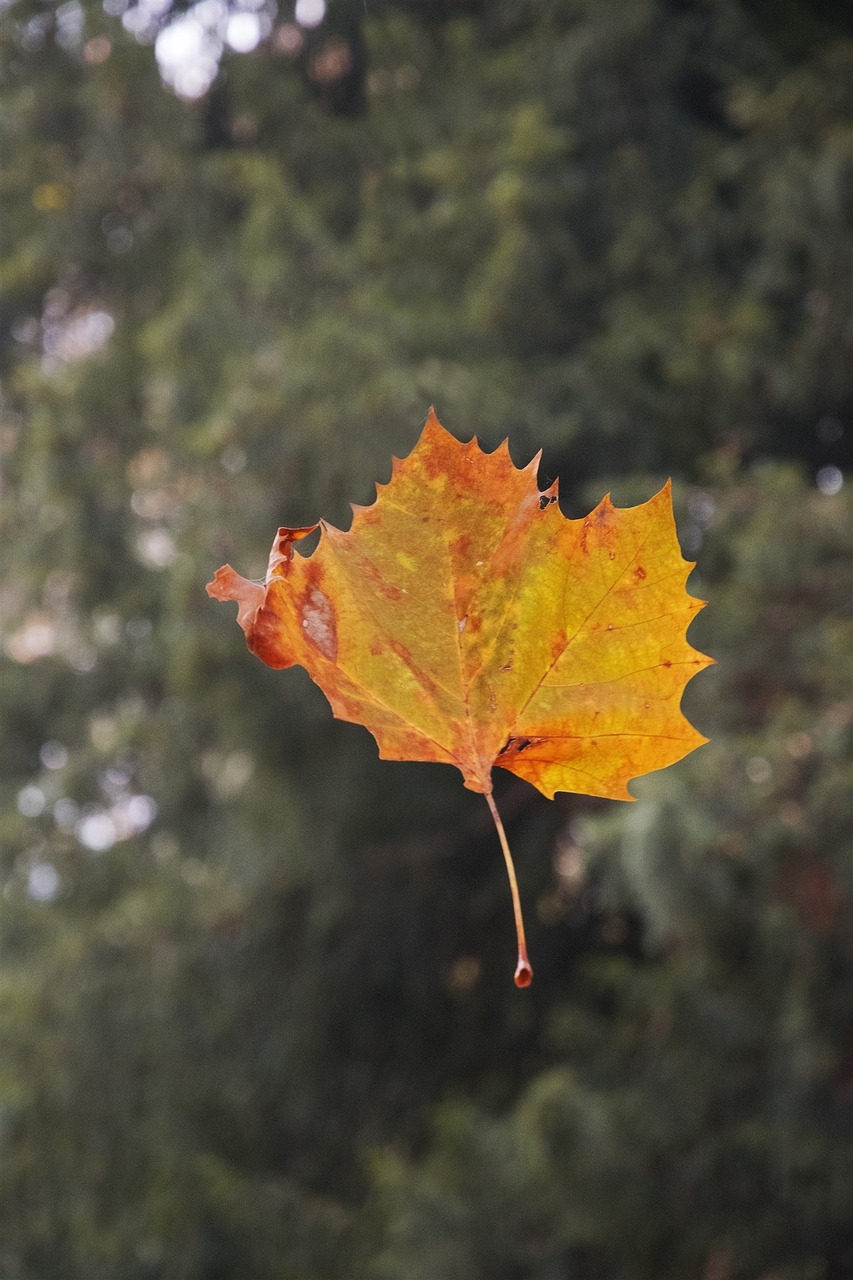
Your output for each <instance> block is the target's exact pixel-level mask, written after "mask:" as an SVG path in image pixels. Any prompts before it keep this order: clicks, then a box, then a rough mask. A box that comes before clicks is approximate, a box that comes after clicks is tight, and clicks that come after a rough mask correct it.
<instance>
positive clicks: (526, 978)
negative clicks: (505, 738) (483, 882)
mask: <svg viewBox="0 0 853 1280" xmlns="http://www.w3.org/2000/svg"><path fill="white" fill-rule="evenodd" d="M486 803H487V804H488V806H489V809H490V811H491V815H492V819H493V820H494V824H495V827H496V828H497V833H498V839H499V840H500V842H501V849H502V850H503V855H504V862H505V863H506V872H507V875H508V876H509V887H510V891H511V893H512V909H513V912H514V913H515V933H516V937H517V938H518V964H517V965H516V966H515V985H516V986H517V987H529V986H530V984H531V982H532V981H533V969H532V968H531V967H530V961H529V960H528V959H527V941H526V939H525V937H524V919H523V917H522V914H521V899H520V897H519V895H518V881H517V880H516V878H515V864H514V862H513V860H512V854H511V853H510V851H509V841H508V840H507V838H506V832H505V831H504V824H503V823H502V822H501V815H500V814H499V813H498V807H497V805H496V804H495V802H494V798H493V796H492V793H491V792H490V791H487V792H486Z"/></svg>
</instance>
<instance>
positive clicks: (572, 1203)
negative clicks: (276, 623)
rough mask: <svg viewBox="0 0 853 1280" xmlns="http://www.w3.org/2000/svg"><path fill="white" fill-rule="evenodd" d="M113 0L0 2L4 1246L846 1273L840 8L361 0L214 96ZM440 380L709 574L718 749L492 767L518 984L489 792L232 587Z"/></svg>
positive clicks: (405, 441) (851, 953)
mask: <svg viewBox="0 0 853 1280" xmlns="http://www.w3.org/2000/svg"><path fill="white" fill-rule="evenodd" d="M111 7H112V9H113V13H112V14H110V13H105V12H104V11H103V9H102V8H101V6H100V5H99V4H96V3H94V2H92V3H84V4H82V6H78V8H77V9H75V7H74V5H73V4H72V6H71V7H70V8H69V6H67V5H65V6H57V5H54V4H45V3H36V2H35V0H17V2H16V3H11V4H10V3H8V0H7V2H6V3H4V4H3V5H2V6H0V449H2V455H3V456H2V486H3V487H2V494H1V495H0V502H2V505H1V506H0V547H2V579H1V580H0V619H1V620H2V640H3V644H4V645H5V648H4V650H3V656H2V658H0V725H2V736H1V737H0V774H1V775H2V777H1V778H0V849H1V850H2V854H0V877H2V896H0V1276H2V1278H3V1280H53V1278H54V1277H57V1278H61V1280H676V1278H678V1280H682V1278H683V1280H694V1278H701V1280H741V1278H742V1280H752V1278H753V1277H755V1278H759V1277H763V1278H764V1280H770V1277H771V1276H772V1277H773V1280H849V1278H850V1277H851V1276H853V912H851V899H852V898H853V847H851V784H853V765H851V751H850V747H851V736H853V728H851V726H853V687H852V686H853V680H851V651H853V628H851V598H853V573H851V552H853V507H851V492H850V484H849V481H848V483H847V484H842V483H841V480H842V475H843V473H844V472H845V471H846V470H847V469H848V468H849V463H850V460H851V456H852V455H851V440H853V32H852V31H851V27H853V22H851V15H853V11H851V10H850V9H849V8H848V7H847V6H846V5H844V4H841V3H838V4H833V3H806V2H805V0H803V2H797V0H787V3H784V4H783V3H779V4H771V3H758V0H753V2H752V3H748V2H747V0H742V2H738V0H618V2H617V0H565V2H563V3H560V2H558V0H513V2H512V3H510V2H509V0H469V2H468V3H454V0H444V3H441V4H438V3H436V4H432V5H428V4H416V3H414V2H413V0H408V2H405V0H396V2H395V0H384V2H382V3H378V2H377V3H373V2H371V0H368V2H367V3H366V4H365V3H364V2H363V0H358V2H357V3H356V2H355V0H352V2H349V0H340V3H338V4H335V3H332V4H331V5H330V8H329V12H328V14H327V16H326V19H325V20H324V22H323V23H321V24H320V26H319V27H317V28H316V29H314V30H313V31H310V32H306V33H303V35H304V40H303V45H302V47H301V49H299V50H298V51H296V52H294V53H287V52H286V51H283V49H282V46H283V44H285V43H286V42H284V41H282V40H281V39H280V38H277V37H276V36H275V33H273V37H272V38H271V39H270V40H267V41H265V42H263V43H262V44H261V45H260V46H259V47H258V49H256V50H255V52H253V53H251V54H248V55H245V56H238V55H236V54H226V56H225V58H224V60H223V64H222V71H221V74H220V77H219V79H218V80H217V81H216V83H215V84H214V86H213V88H212V89H211V91H210V93H209V94H208V95H206V96H205V97H203V98H202V99H200V100H199V101H196V102H184V101H181V100H180V99H178V98H176V97H175V96H174V95H173V94H172V93H171V92H169V91H168V90H166V89H164V88H162V86H161V84H160V81H159V76H158V70H157V64H156V61H155V57H154V51H153V49H152V47H151V45H150V43H149V44H144V43H138V42H137V41H136V40H135V39H134V38H133V37H132V35H130V34H128V32H127V31H126V30H125V29H124V28H123V26H122V24H121V22H120V20H119V17H118V16H117V14H116V12H115V11H116V10H118V9H120V8H121V6H120V5H118V4H116V3H112V5H111ZM184 7H186V6H184ZM78 10H79V15H80V16H81V18H82V23H81V22H80V21H78V17H77V16H76V15H77V14H78ZM69 15H70V16H69ZM166 16H168V15H166ZM288 20H289V19H288V12H285V5H284V3H283V4H282V8H281V12H280V13H279V15H278V18H277V20H276V21H277V26H279V27H280V26H281V25H282V24H286V23H287V22H288ZM75 24H76V25H75ZM93 41H94V42H95V43H94V44H93V43H92V42H93ZM106 41H108V42H109V43H106ZM98 42H100V43H98ZM110 321H112V323H113V324H114V329H113V331H112V332H111V334H110V335H109V336H108V338H107V340H106V341H105V342H102V343H101V345H100V347H99V348H98V349H97V350H94V349H93V348H95V347H97V346H98V342H99V341H100V340H101V339H103V337H104V336H105V334H106V330H107V329H108V328H109V324H110ZM432 402H434V403H435V404H436V406H437V409H438V411H439V415H440V417H441V418H442V420H443V421H444V422H445V424H446V425H447V426H448V427H449V428H450V429H451V430H452V431H453V432H455V433H456V434H457V435H458V436H459V437H461V438H468V437H469V436H470V435H472V434H474V433H476V434H477V435H479V437H480V438H481V439H482V440H483V442H484V443H485V444H486V445H487V446H489V447H492V446H494V445H496V444H497V443H498V442H499V441H500V440H501V439H502V438H503V437H505V436H509V439H510V443H511V448H512V451H513V456H514V458H515V460H516V461H517V462H519V463H524V462H526V461H527V460H528V458H529V457H530V456H531V455H532V454H533V453H534V452H535V451H536V450H537V449H538V448H539V447H540V446H541V447H543V448H544V458H543V463H542V473H541V474H542V476H543V477H545V478H547V479H552V478H553V477H555V476H556V475H559V476H560V481H561V494H562V497H563V502H564V508H565V510H566V512H567V513H569V514H573V515H574V514H578V513H580V512H583V511H585V510H588V509H589V507H590V506H591V505H592V504H593V503H594V502H595V501H597V500H598V498H600V497H601V495H602V493H603V492H605V491H606V490H607V489H611V488H612V491H613V494H614V498H615V500H616V501H617V502H621V503H623V504H624V503H630V502H635V501H642V500H644V499H646V498H647V497H649V496H650V495H651V493H653V492H654V491H655V490H656V489H657V488H658V487H659V485H660V483H661V481H662V479H663V478H665V477H666V476H667V475H670V474H672V475H673V476H674V479H675V494H676V507H677V515H678V520H679V529H680V533H681V536H682V539H683V545H684V548H685V553H686V554H688V555H689V556H690V558H695V559H697V560H698V564H699V567H698V569H697V570H696V573H695V575H694V577H693V579H692V580H691V587H692V590H693V591H694V593H695V594H698V595H702V596H706V597H707V598H709V599H710V600H711V606H710V608H708V609H707V610H706V611H705V612H704V613H703V614H702V616H701V617H700V618H699V619H698V620H697V622H696V624H695V627H694V628H693V630H692V631H691V639H692V640H693V642H694V643H695V644H696V645H697V647H699V648H700V649H703V650H705V651H707V652H710V653H711V654H713V655H714V656H715V657H716V659H717V661H718V665H717V666H716V667H715V668H713V669H712V670H710V671H708V672H705V673H703V674H702V675H701V676H700V677H698V678H697V679H696V681H695V682H694V684H693V685H692V686H691V688H690V690H689V692H688V696H687V699H686V703H685V706H686V709H687V710H688V712H689V714H690V716H691V718H692V720H693V721H694V722H695V723H696V724H697V726H698V727H699V728H700V729H701V730H702V731H703V732H705V733H706V734H708V735H709V737H710V738H711V743H710V745H708V746H706V747H703V748H702V749H701V750H700V751H698V752H697V753H696V754H695V755H693V756H691V757H690V758H689V759H687V760H685V761H684V762H682V763H681V764H679V765H676V766H674V767H673V768H672V769H670V770H668V771H667V772H665V773H662V774H659V775H656V776H652V777H649V778H648V779H646V780H645V781H643V782H641V783H638V784H635V791H636V794H637V795H638V797H640V802H639V803H638V804H636V805H630V806H629V805H618V804H615V803H605V802H601V801H592V800H588V799H583V798H577V797H572V796H560V797H558V798H557V800H556V801H555V802H554V803H549V802H548V801H546V800H545V799H544V798H543V797H541V796H540V795H538V793H536V792H534V791H533V790H532V789H531V788H529V787H527V786H526V785H525V784H524V783H522V782H520V781H519V780H517V779H513V778H512V777H510V776H509V775H502V776H501V778H500V782H499V787H498V799H499V803H500V805H501V807H502V809H503V812H504V814H505V816H506V821H507V826H508V829H509V834H510V838H511V841H512V843H513V846H514V849H515V852H516V861H517V865H518V869H519V876H520V880H521V887H522V893H523V897H524V901H525V904H526V912H527V918H528V927H529V933H530V943H531V951H532V958H533V961H534V965H535V968H536V980H535V982H534V985H533V987H532V988H531V989H530V990H529V991H528V992H518V991H516V989H515V988H514V987H513V985H512V981H511V974H512V968H513V963H514V953H513V930H512V918H511V910H510V902H509V894H508V890H507V886H506V882H505V873H504V869H503V866H502V862H501V857H500V852H499V849H498V845H497V841H496V839H495V835H494V831H493V830H492V829H491V825H490V819H489V815H488V812H487V810H486V807H485V806H484V805H483V803H482V799H481V798H479V797H477V796H475V795H472V794H471V793H469V792H466V791H465V790H463V788H462V786H461V782H460V779H459V777H458V775H457V774H456V773H455V772H454V771H453V770H451V769H447V768H443V767H439V766H430V765H416V764H412V765H407V764H390V763H383V762H380V761H379V760H378V759H377V754H376V748H375V744H374V742H373V740H372V739H371V737H370V736H369V735H368V734H367V733H366V731H364V730H363V729H360V728H358V727H355V726H351V725H346V724H341V723H339V722H337V721H334V720H333V719H332V717H331V714H330V712H329V709H328V707H327V705H326V703H325V701H324V699H323V697H322V695H321V694H320V692H319V691H318V690H317V689H316V688H315V687H314V686H313V685H311V684H310V682H309V681H308V680H307V678H306V677H305V676H304V673H302V672H299V671H291V672H287V673H276V672H272V671H270V670H267V669H266V668H264V667H263V666H262V665H261V664H260V663H259V662H258V661H257V660H255V659H254V658H252V657H251V656H250V655H249V654H248V652H247V651H246V649H245V646H244V643H243V638H242V636H241V634H240V632H239V631H238V629H237V627H236V626H235V624H234V622H233V619H232V617H231V616H230V615H231V613H232V610H231V609H226V608H224V607H223V606H221V605H214V604H213V603H212V602H210V601H209V600H208V599H207V597H206V596H205V594H204V589H203V588H204V583H205V582H206V581H207V579H208V578H209V577H210V576H211V574H212V571H213V570H214V569H215V568H216V567H217V566H218V565H219V564H221V563H222V562H224V561H225V560H229V561H230V562H231V563H232V564H234V565H235V567H237V568H238V569H239V570H240V571H242V572H243V573H246V574H249V575H251V574H260V573H262V572H263V568H264V565H265V562H266V556H267V552H268V549H269V544H270V541H271V537H272V534H273V531H274V529H275V527H276V526H277V524H279V523H288V524H292V525H298V524H301V523H306V522H309V521H313V520H316V519H317V518H318V516H320V515H323V516H325V517H326V518H328V519H330V520H332V521H333V522H335V523H339V524H343V525H344V526H345V525H346V523H347V521H348V519H349V508H348V505H347V504H348V503H349V502H350V501H356V502H367V501H370V500H371V497H372V493H373V482H374V481H375V480H383V481H384V480H387V478H388V475H389V470H390V457H391V455H392V454H398V455H401V454H405V453H406V452H408V450H409V449H410V448H411V447H412V445H413V443H414V441H415V440H416V438H417V435H418V432H419V430H420V426H421V424H422V422H423V419H424V415H425V412H426V409H427V407H428V405H429V404H430V403H432ZM146 797H147V798H148V799H146ZM152 802H153V803H152ZM154 805H156V816H155V811H154V807H153V806H154ZM152 819H153V820H152ZM93 845H94V846H100V847H92V846H93Z"/></svg>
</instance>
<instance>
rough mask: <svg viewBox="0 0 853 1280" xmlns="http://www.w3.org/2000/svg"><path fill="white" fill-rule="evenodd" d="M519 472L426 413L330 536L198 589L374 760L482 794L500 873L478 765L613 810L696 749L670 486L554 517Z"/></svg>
mask: <svg viewBox="0 0 853 1280" xmlns="http://www.w3.org/2000/svg"><path fill="white" fill-rule="evenodd" d="M538 461H539V459H538V457H537V458H534V460H533V461H532V462H531V463H530V464H529V465H528V466H527V467H524V468H521V469H518V468H516V467H515V466H514V464H513V462H512V460H511V458H510V456H509V451H508V449H507V446H506V442H505V443H504V444H502V445H501V446H500V447H499V448H498V449H496V450H495V452H494V453H491V454H486V453H484V452H483V451H482V450H481V449H480V447H479V445H478V443H477V441H476V439H475V440H472V441H470V442H469V443H467V444H463V443H460V442H459V441H458V440H456V439H455V438H454V437H453V436H451V435H450V434H449V433H448V432H447V431H445V430H444V428H443V427H442V426H441V425H440V423H439V421H438V419H437V418H436V416H435V414H434V412H433V411H432V410H431V411H430V414H429V417H428V419H427V423H426V426H425V427H424V430H423V434H422V435H421V438H420V440H419V442H418V444H417V445H416V446H415V448H414V449H413V451H412V452H411V454H409V456H408V457H407V458H405V459H403V460H402V461H399V460H395V461H394V468H393V472H392V477H391V480H390V482H389V483H388V484H387V485H378V486H377V500H376V501H375V502H374V504H373V505H372V506H370V507H360V508H354V517H353V522H352V527H351V528H350V529H349V531H348V532H346V533H344V532H342V531H341V530H340V529H336V528H335V527H334V526H332V525H329V524H326V523H325V521H320V530H321V535H320V542H319V545H318V546H317V548H316V550H315V551H314V553H313V554H312V555H310V556H301V555H293V548H292V544H293V543H294V542H295V541H297V540H299V539H300V538H303V537H305V536H306V535H307V534H308V533H310V532H312V531H313V529H314V528H316V527H317V526H310V527H306V528H301V529H279V531H278V533H277V535H276V539H275V542H274V543H273V550H272V554H271V556H270V565H269V570H268V573H267V577H266V580H265V582H264V583H263V584H258V583H255V582H252V581H249V580H247V579H245V578H242V577H240V575H239V574H237V573H235V572H234V570H233V569H232V568H231V567H230V566H228V565H226V566H225V567H223V568H222V569H219V570H218V571H217V573H216V576H215V578H214V580H213V582H212V583H210V584H209V585H208V592H209V593H210V595H212V596H214V597H215V598H216V599H219V600H235V601H236V602H237V604H238V621H239V623H240V625H241V626H242V628H243V630H244V631H245V633H246V638H247V640H248V644H249V647H250V648H251V649H252V650H253V652H255V653H256V654H257V655H258V656H259V657H260V658H262V659H263V661H264V662H266V663H268V665H269V666H271V667H289V666H293V665H294V664H298V665H300V666H302V667H304V668H305V669H306V670H307V671H308V673H309V675H310V676H311V677H312V678H313V679H314V680H315V681H316V682H317V684H319V686H320V688H321V689H322V690H323V692H324V693H325V694H326V696H327V698H328V699H329V702H330V703H331V706H332V710H333V711H334V713H335V715H336V716H338V717H339V718H341V719H343V720H350V721H354V722H355V723H358V724H363V725H365V726H366V727H367V728H368V729H369V730H370V731H371V733H373V735H374V737H375V738H376V741H377V743H378V744H379V752H380V755H381V756H382V757H383V758H385V759H389V760H433V761H442V762H444V763H447V764H453V765H456V766H457V767H458V768H459V769H460V771H461V773H462V776H463V779H464V782H465V786H466V787H469V788H470V789H471V790H473V791H479V792H482V793H484V794H485V795H486V796H487V798H488V800H489V805H490V808H491V809H492V812H493V815H494V816H495V820H496V823H497V824H498V828H499V834H500V835H501V843H502V846H503V847H504V853H505V856H506V858H507V867H508V870H509V871H510V878H511V881H513V880H514V875H513V872H512V864H511V859H510V857H509V851H508V848H506V842H505V837H504V835H503V830H502V828H501V827H500V820H499V818H498V817H497V811H496V809H495V808H494V802H493V800H492V798H491V792H492V776H491V775H492V769H493V768H494V766H495V765H499V766H500V767H501V768H504V769H508V770H510V771H511V772H513V773H515V774H518V775H519V776H520V777H522V778H525V779H527V781H528V782H532V783H533V784H534V786H536V787H538V788H539V790H540V791H542V792H543V793H544V794H545V795H546V796H548V797H553V795H554V793H555V792H556V791H575V792H581V793H585V794H588V795H595V796H607V797H610V798H613V799H621V800H630V799H632V798H633V797H632V796H631V794H630V792H629V791H628V790H627V785H626V784H627V783H628V782H629V781H630V780H631V779H632V778H636V777H639V776H640V775H642V774H645V773H649V772H650V771H652V770H654V769H661V768H664V767H665V766H666V765H669V764H672V763H674V762H675V761H676V760H679V759H681V757H682V756H684V755H686V754H687V753H688V752H689V751H692V750H693V749H694V748H695V747H698V746H699V745H700V744H701V743H703V742H704V741H705V738H704V737H703V736H702V735H701V734H700V733H698V732H697V731H696V730H695V729H694V728H693V727H692V725H690V724H689V722H688V721H687V720H686V719H685V718H684V716H683V715H682V713H681V710H680V700H681V695H682V692H683V690H684V686H685V685H686V683H687V681H688V680H689V679H690V678H691V676H693V675H694V674H695V673H696V672H697V671H699V670H700V669H701V668H702V667H705V666H707V665H708V664H709V662H710V661H711V659H709V658H706V657H704V656H703V655H702V654H700V653H698V652H697V651H696V650H695V649H694V648H693V647H692V646H691V645H690V644H689V643H688V641H687V639H686V635H685V633H686V630H687V627H688V625H689V623H690V621H691V619H692V618H693V616H694V615H695V614H696V612H697V611H698V610H699V609H700V608H701V607H702V603H703V602H702V601H699V600H696V599H694V598H692V597H691V596H690V595H688V594H687V592H686V589H685V584H686V580H687V575H688V574H689V572H690V570H691V568H692V567H693V566H692V565H691V564H689V563H687V562H686V561H685V560H684V559H683V558H682V556H681V551H680V549H679V545H678V539H677V537H676V531H675V522H674V518H673V513H672V502H671V497H670V487H669V485H668V484H667V485H666V486H665V487H664V488H663V489H662V490H661V491H660V493H658V494H656V495H655V497H653V498H651V499H650V501H648V502H646V503H644V504H642V505H641V506H637V507H629V508H618V507H614V506H613V505H612V504H611V502H610V500H609V498H605V499H604V500H603V501H602V502H601V503H600V504H599V505H598V506H597V507H596V509H595V510H594V511H593V512H592V513H591V514H590V515H588V516H587V517H586V518H585V519H582V520H568V519H566V518H565V517H564V516H563V515H562V513H561V512H560V510H559V507H558V505H557V486H556V484H554V485H552V486H551V487H550V488H549V489H547V490H545V491H544V492H541V491H540V490H539V488H538V486H537V483H536V472H537V467H538ZM514 899H515V900H516V916H517V922H518V923H519V924H520V917H519V912H518V908H517V895H516V894H515V892H514ZM521 940H523V934H522V935H521ZM525 960H526V956H525ZM527 980H528V981H529V977H528V979H527ZM524 985H526V983H525V984H524Z"/></svg>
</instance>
